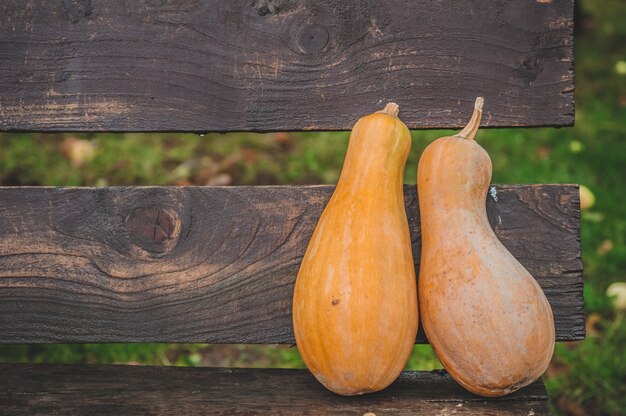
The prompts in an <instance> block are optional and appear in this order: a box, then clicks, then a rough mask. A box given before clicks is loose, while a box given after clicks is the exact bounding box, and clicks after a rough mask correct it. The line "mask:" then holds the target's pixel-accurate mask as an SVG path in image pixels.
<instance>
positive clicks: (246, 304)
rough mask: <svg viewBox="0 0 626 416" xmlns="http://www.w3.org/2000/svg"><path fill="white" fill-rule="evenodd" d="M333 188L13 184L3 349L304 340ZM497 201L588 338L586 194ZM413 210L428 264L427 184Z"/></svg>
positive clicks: (412, 200)
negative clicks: (303, 318)
mask: <svg viewBox="0 0 626 416" xmlns="http://www.w3.org/2000/svg"><path fill="white" fill-rule="evenodd" d="M333 189H334V188H333V187H332V186H303V187H289V186H270V187H119V188H115V187H114V188H39V187H15V188H0V316H1V317H2V319H0V343H45V342H209V343H270V344H273V343H282V344H289V343H292V342H293V333H292V325H291V299H292V292H293V285H294V281H295V277H296V274H297V271H298V267H299V264H300V261H301V259H302V256H303V254H304V251H305V248H306V246H307V244H308V241H309V238H310V236H311V234H312V232H313V229H314V227H315V224H316V222H317V220H318V218H319V215H320V213H321V211H322V209H323V207H324V206H325V204H326V202H327V201H328V199H329V197H330V195H331V193H332V191H333ZM494 194H495V196H496V198H497V202H496V201H495V200H494V198H493V197H492V196H490V197H489V198H488V201H487V202H488V205H487V207H488V215H489V218H490V220H491V222H492V225H493V226H494V227H495V231H496V234H497V235H498V237H499V238H500V239H501V240H502V241H503V243H504V244H505V246H506V247H507V248H508V249H509V250H510V251H511V252H512V253H513V255H515V256H516V257H517V258H518V259H519V260H520V262H521V263H522V264H523V265H524V266H526V267H527V268H528V270H529V271H530V272H531V273H532V274H533V275H534V276H535V277H536V278H537V280H538V281H539V283H540V284H541V286H542V287H543V289H544V290H545V292H546V294H547V297H548V299H549V300H550V303H551V305H552V308H553V311H554V316H555V321H556V334H557V338H558V339H559V340H577V339H582V338H583V336H584V319H583V298H582V264H581V259H580V241H579V236H580V234H579V197H578V188H577V186H574V185H561V186H559V185H530V186H509V185H500V186H496V187H495V193H494ZM405 202H406V208H407V213H408V218H409V224H410V228H411V235H412V242H413V251H414V257H415V264H416V268H418V267H419V258H420V250H421V248H420V244H421V243H420V232H419V212H418V204H417V192H416V189H415V186H408V185H407V186H406V187H405ZM417 342H426V339H425V337H424V335H423V334H422V333H420V334H419V336H418V340H417Z"/></svg>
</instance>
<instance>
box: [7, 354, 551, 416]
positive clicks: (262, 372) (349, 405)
mask: <svg viewBox="0 0 626 416" xmlns="http://www.w3.org/2000/svg"><path fill="white" fill-rule="evenodd" d="M0 374H2V379H1V381H0V413H3V414H11V415H22V414H23V415H29V416H30V415H108V414H111V415H166V414H167V415H171V414H177V415H247V416H252V415H359V416H360V415H363V414H365V413H367V412H372V413H375V414H376V415H381V416H382V415H385V416H387V415H418V414H419V415H448V414H450V415H451V414H459V415H463V414H465V415H494V414H498V415H505V416H513V415H524V416H527V415H535V416H540V415H542V416H543V415H549V414H550V411H549V409H548V402H547V396H546V391H545V388H544V386H543V383H542V382H541V380H540V381H537V382H535V383H533V384H531V385H530V386H528V387H526V388H524V389H522V390H520V391H517V392H515V393H513V394H511V395H510V396H507V397H504V398H499V399H485V398H483V397H478V396H474V395H473V394H471V393H469V392H467V391H465V390H463V389H462V388H461V387H460V386H458V385H457V384H456V383H455V382H454V381H453V380H452V379H451V378H450V376H449V375H447V374H446V373H445V372H443V371H435V372H404V373H402V375H401V376H400V377H399V378H398V380H397V381H396V382H395V383H394V384H392V385H391V386H390V387H389V388H387V389H385V390H384V391H382V392H378V393H374V394H368V395H364V396H356V397H343V396H338V395H335V394H333V393H331V392H330V391H328V390H326V389H325V388H324V387H322V385H321V384H319V383H318V382H317V380H315V378H313V376H312V375H310V374H309V372H308V371H306V370H277V369H235V368H233V369H225V368H224V369H221V368H174V367H130V366H62V365H10V364H9V365H0ZM5 412H6V413H5Z"/></svg>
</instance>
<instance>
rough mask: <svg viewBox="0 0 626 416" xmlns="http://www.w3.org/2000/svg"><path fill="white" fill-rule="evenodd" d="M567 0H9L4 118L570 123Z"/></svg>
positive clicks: (206, 125) (335, 125)
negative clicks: (476, 109)
mask: <svg viewBox="0 0 626 416" xmlns="http://www.w3.org/2000/svg"><path fill="white" fill-rule="evenodd" d="M573 10H574V6H573V0H550V1H539V0H520V1H506V0H481V1H480V2H475V1H471V0H463V1H459V0H443V1H431V0H349V1H346V0H321V1H320V0H132V1H131V0H31V1H23V0H4V1H2V2H0V23H1V24H0V91H2V94H0V130H47V131H57V130H61V131H67V130H84V131H110V130H114V131H155V130H156V131H195V132H207V131H233V130H246V131H248V130H250V131H271V130H334V129H349V128H351V127H352V125H353V123H354V122H355V121H356V120H357V119H358V118H359V117H361V116H363V115H364V114H369V113H371V112H373V111H375V110H378V109H380V108H381V107H382V104H383V103H384V102H386V101H388V100H393V101H396V102H397V103H398V104H399V105H400V108H401V116H402V118H403V120H404V121H405V122H406V123H407V125H408V126H409V127H411V128H443V127H461V126H462V125H464V124H465V122H466V121H467V119H468V117H469V114H470V113H471V109H472V107H473V102H474V99H475V97H477V96H479V95H481V96H485V98H486V103H487V104H486V106H485V117H484V124H485V125H488V126H569V125H572V124H573V122H574V79H573Z"/></svg>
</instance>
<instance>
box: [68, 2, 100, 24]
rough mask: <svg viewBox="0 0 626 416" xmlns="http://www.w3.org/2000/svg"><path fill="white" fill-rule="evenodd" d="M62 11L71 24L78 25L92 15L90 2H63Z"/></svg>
mask: <svg viewBox="0 0 626 416" xmlns="http://www.w3.org/2000/svg"><path fill="white" fill-rule="evenodd" d="M63 9H64V10H65V13H66V14H67V18H68V19H69V21H70V22H72V23H78V22H80V21H81V20H82V19H84V18H85V17H89V16H91V14H92V13H93V5H92V4H91V0H63Z"/></svg>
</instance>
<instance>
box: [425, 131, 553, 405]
mask: <svg viewBox="0 0 626 416" xmlns="http://www.w3.org/2000/svg"><path fill="white" fill-rule="evenodd" d="M491 169H492V166H491V160H490V159H489V155H488V154H487V152H485V150H484V149H483V148H482V147H481V146H480V145H479V144H478V143H476V142H475V141H473V140H468V139H465V138H459V137H444V138H440V139H438V140H436V141H435V142H433V143H432V144H430V145H429V146H428V147H427V148H426V150H425V151H424V153H423V154H422V156H421V158H420V161H419V165H418V173H417V189H418V195H419V205H420V218H421V230H422V257H421V261H420V274H419V283H418V293H419V300H420V314H421V318H422V325H423V326H424V330H425V332H426V334H427V336H428V339H429V341H430V343H431V345H432V347H433V349H434V350H435V353H436V354H437V356H438V357H439V359H440V360H441V362H442V363H443V365H444V367H445V368H446V369H447V370H448V372H449V373H450V375H451V376H452V377H453V378H454V379H455V380H456V381H457V382H458V383H459V384H461V385H462V386H463V387H465V388H466V389H467V390H469V391H471V392H473V393H475V394H479V395H481V396H487V397H498V396H503V395H506V394H509V393H511V392H513V391H515V390H518V389H519V388H521V387H524V386H526V385H528V384H530V383H532V382H533V381H535V380H536V379H538V378H539V377H540V376H541V375H542V374H543V372H544V371H545V370H546V368H547V367H548V364H549V362H550V359H551V357H552V353H553V351H554V318H553V316H552V309H551V308H550V304H549V303H548V300H547V299H546V296H545V294H544V293H543V290H542V289H541V287H540V286H539V285H538V284H537V282H536V280H535V279H534V278H533V277H532V276H531V275H530V273H528V271H527V270H526V269H525V268H524V267H523V266H522V265H521V264H520V263H519V262H518V261H517V260H516V259H515V258H514V257H513V255H511V253H510V252H509V251H508V250H507V249H506V248H505V247H504V246H503V245H502V243H501V242H500V241H499V240H498V238H497V237H496V235H495V234H494V232H493V230H492V229H491V226H490V225H489V222H488V219H487V211H486V198H487V192H488V190H489V184H490V181H491Z"/></svg>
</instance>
